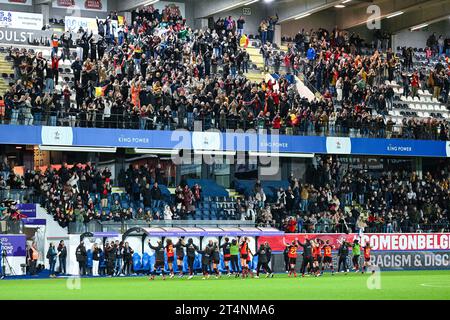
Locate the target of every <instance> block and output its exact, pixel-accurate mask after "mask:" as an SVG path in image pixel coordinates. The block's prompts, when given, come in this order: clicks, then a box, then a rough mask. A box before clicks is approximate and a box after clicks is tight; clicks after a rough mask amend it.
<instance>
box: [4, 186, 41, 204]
mask: <svg viewBox="0 0 450 320" xmlns="http://www.w3.org/2000/svg"><path fill="white" fill-rule="evenodd" d="M33 194H34V189H33V188H26V189H10V188H7V189H0V201H1V200H6V199H11V200H14V201H17V202H20V203H23V202H26V201H29V200H31V199H32V197H33Z"/></svg>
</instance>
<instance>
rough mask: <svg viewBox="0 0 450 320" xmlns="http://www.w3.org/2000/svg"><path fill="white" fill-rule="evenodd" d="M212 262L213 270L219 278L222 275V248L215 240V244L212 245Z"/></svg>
mask: <svg viewBox="0 0 450 320" xmlns="http://www.w3.org/2000/svg"><path fill="white" fill-rule="evenodd" d="M212 263H213V272H214V274H215V277H216V279H217V278H218V277H219V276H220V273H219V265H220V248H219V244H218V243H217V242H214V244H213V246H212Z"/></svg>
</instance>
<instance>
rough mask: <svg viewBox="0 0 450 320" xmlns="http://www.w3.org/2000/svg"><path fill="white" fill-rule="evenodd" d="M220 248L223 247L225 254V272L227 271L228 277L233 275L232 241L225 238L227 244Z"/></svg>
mask: <svg viewBox="0 0 450 320" xmlns="http://www.w3.org/2000/svg"><path fill="white" fill-rule="evenodd" d="M220 247H221V249H222V253H223V262H224V264H225V270H226V271H227V275H228V276H230V275H231V273H230V260H231V252H230V248H231V243H230V239H229V238H228V237H225V243H224V244H222V245H221V246H220Z"/></svg>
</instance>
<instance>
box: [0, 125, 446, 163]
mask: <svg viewBox="0 0 450 320" xmlns="http://www.w3.org/2000/svg"><path fill="white" fill-rule="evenodd" d="M0 144H29V145H40V144H43V145H59V146H85V147H119V148H146V149H202V150H226V151H231V150H232V151H259V152H274V153H319V154H349V155H350V154H352V155H379V156H400V157H448V156H450V142H449V141H434V140H407V139H375V138H348V137H322V136H291V135H271V134H270V133H268V134H261V133H256V132H245V133H244V132H219V131H216V132H210V131H208V132H201V131H199V132H189V131H186V130H176V131H162V130H130V129H97V128H70V127H47V126H43V127H39V126H17V125H0Z"/></svg>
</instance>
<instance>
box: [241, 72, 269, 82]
mask: <svg viewBox="0 0 450 320" xmlns="http://www.w3.org/2000/svg"><path fill="white" fill-rule="evenodd" d="M245 76H246V77H247V79H248V80H250V81H258V82H259V81H261V80H263V79H265V74H264V73H262V72H258V71H254V72H253V71H252V72H249V73H246V74H245Z"/></svg>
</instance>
